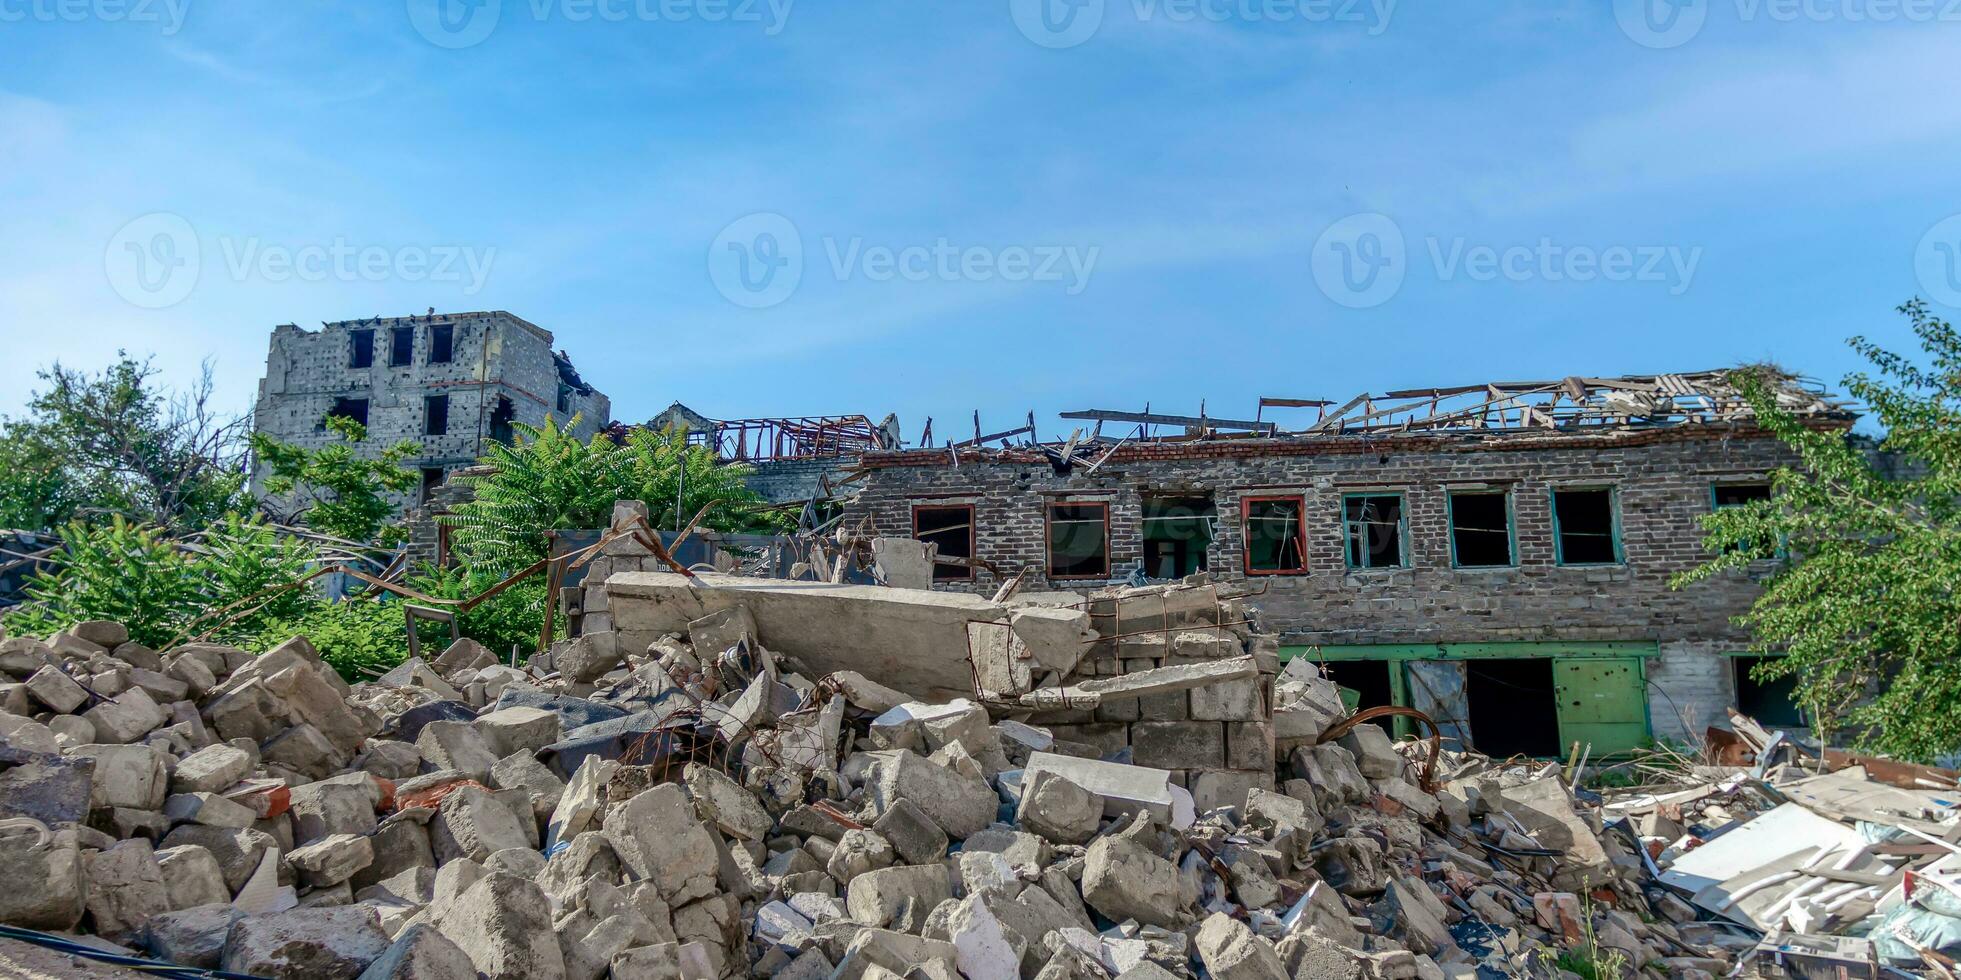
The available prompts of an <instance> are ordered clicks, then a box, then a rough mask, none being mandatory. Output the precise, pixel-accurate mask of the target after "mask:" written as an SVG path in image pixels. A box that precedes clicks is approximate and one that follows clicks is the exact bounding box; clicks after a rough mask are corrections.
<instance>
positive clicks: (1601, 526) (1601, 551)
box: [1552, 487, 1621, 565]
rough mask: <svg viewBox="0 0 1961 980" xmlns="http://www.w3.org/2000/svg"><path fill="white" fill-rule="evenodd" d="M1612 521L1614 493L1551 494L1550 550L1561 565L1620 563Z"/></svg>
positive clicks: (1599, 490)
mask: <svg viewBox="0 0 1961 980" xmlns="http://www.w3.org/2000/svg"><path fill="white" fill-rule="evenodd" d="M1614 525H1615V521H1614V491H1613V490H1611V489H1609V488H1605V487H1598V488H1594V489H1590V490H1554V491H1553V492H1552V527H1553V550H1554V551H1556V552H1557V554H1556V555H1555V558H1556V559H1557V561H1558V562H1559V564H1561V565H1612V564H1616V563H1618V562H1619V561H1620V560H1621V542H1620V533H1619V531H1618V530H1617V529H1616V527H1615V526H1614Z"/></svg>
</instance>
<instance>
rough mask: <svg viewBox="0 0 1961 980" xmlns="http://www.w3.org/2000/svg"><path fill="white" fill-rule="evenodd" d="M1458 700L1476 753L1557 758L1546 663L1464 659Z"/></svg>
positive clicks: (1555, 702) (1555, 707)
mask: <svg viewBox="0 0 1961 980" xmlns="http://www.w3.org/2000/svg"><path fill="white" fill-rule="evenodd" d="M1464 697H1465V701H1466V702H1468V704H1469V706H1470V712H1469V713H1470V719H1469V720H1470V723H1471V740H1472V742H1473V744H1474V747H1475V748H1476V749H1477V750H1478V751H1479V752H1482V753H1484V754H1485V755H1487V756H1490V757H1491V758H1493V759H1506V758H1510V757H1512V756H1515V755H1525V756H1532V757H1534V758H1541V759H1545V758H1552V757H1554V756H1557V755H1559V750H1560V744H1559V694H1558V692H1557V690H1555V688H1554V686H1553V672H1552V661H1551V660H1547V659H1531V660H1470V661H1468V662H1467V663H1466V666H1465V676H1464Z"/></svg>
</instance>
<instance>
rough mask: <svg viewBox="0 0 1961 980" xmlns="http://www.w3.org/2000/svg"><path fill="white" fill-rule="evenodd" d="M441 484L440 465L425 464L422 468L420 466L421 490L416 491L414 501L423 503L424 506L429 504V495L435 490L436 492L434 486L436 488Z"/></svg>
mask: <svg viewBox="0 0 1961 980" xmlns="http://www.w3.org/2000/svg"><path fill="white" fill-rule="evenodd" d="M442 485H443V468H442V467H440V466H425V467H423V468H422V490H421V491H420V492H419V493H417V494H416V502H417V503H419V504H421V505H423V506H425V507H426V506H428V504H429V498H430V497H431V496H432V495H434V494H435V492H436V488H437V487H440V486H442Z"/></svg>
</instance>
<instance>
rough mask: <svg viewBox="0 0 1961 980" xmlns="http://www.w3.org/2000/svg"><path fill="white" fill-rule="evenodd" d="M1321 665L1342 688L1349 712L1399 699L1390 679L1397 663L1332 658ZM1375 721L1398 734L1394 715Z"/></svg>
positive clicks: (1343, 699) (1377, 706) (1342, 699)
mask: <svg viewBox="0 0 1961 980" xmlns="http://www.w3.org/2000/svg"><path fill="white" fill-rule="evenodd" d="M1321 666H1322V667H1324V668H1326V670H1327V674H1328V679H1329V680H1332V681H1334V682H1335V685H1336V686H1338V687H1340V688H1341V703H1342V704H1344V705H1347V707H1348V712H1349V714H1354V713H1355V712H1357V711H1361V710H1362V709H1364V708H1380V707H1382V706H1383V705H1387V704H1395V703H1396V696H1395V693H1394V689H1393V688H1392V687H1391V686H1390V683H1389V671H1391V670H1393V669H1395V666H1396V665H1395V664H1394V663H1392V662H1391V661H1388V660H1330V661H1328V662H1327V663H1324V664H1322V665H1321ZM1373 724H1376V725H1379V726H1381V727H1382V729H1383V730H1384V731H1387V732H1389V733H1390V734H1392V735H1393V734H1395V731H1396V720H1395V718H1394V717H1384V718H1377V719H1375V721H1374V722H1373Z"/></svg>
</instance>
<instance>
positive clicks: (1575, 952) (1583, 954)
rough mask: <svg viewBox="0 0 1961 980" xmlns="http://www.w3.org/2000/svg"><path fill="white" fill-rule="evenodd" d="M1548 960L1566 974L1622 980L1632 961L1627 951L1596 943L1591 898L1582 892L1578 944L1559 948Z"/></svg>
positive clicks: (1597, 979)
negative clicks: (1568, 947) (1569, 947)
mask: <svg viewBox="0 0 1961 980" xmlns="http://www.w3.org/2000/svg"><path fill="white" fill-rule="evenodd" d="M1544 952H1545V951H1543V950H1542V951H1541V953H1542V962H1543V960H1544V959H1551V960H1552V964H1553V966H1555V967H1557V968H1558V969H1561V970H1564V971H1566V972H1568V973H1573V974H1577V975H1579V976H1580V977H1583V978H1585V980H1622V978H1623V977H1627V976H1630V975H1631V974H1632V973H1633V971H1632V970H1631V969H1630V965H1631V963H1632V961H1631V960H1630V959H1629V958H1628V956H1627V954H1626V953H1624V952H1621V951H1620V950H1618V949H1614V948H1613V947H1610V946H1602V945H1601V944H1600V936H1599V935H1598V934H1597V933H1596V932H1595V931H1594V928H1593V898H1592V897H1591V896H1589V895H1587V894H1586V893H1585V892H1581V893H1580V944H1579V945H1578V946H1575V947H1573V948H1571V949H1566V950H1561V951H1560V953H1559V955H1558V956H1556V957H1553V956H1549V955H1543V954H1544Z"/></svg>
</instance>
